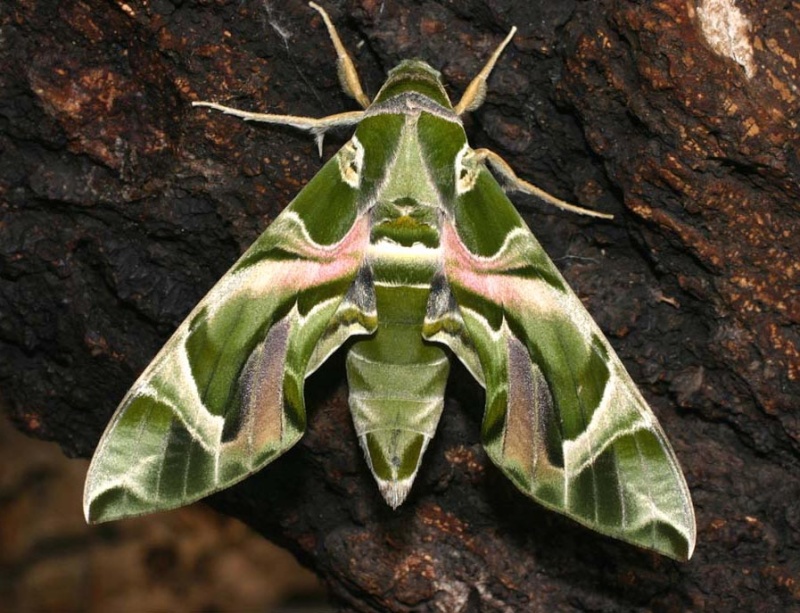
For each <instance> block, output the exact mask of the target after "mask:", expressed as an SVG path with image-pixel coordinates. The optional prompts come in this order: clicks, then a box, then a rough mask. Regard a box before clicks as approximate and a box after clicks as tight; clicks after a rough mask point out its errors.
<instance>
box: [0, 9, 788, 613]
mask: <svg viewBox="0 0 800 613" xmlns="http://www.w3.org/2000/svg"><path fill="white" fill-rule="evenodd" d="M325 6H326V8H328V9H329V11H330V12H331V14H332V16H333V18H334V20H335V22H336V24H337V26H338V27H339V29H340V33H341V34H342V36H343V38H344V41H345V44H346V45H347V46H348V48H349V49H351V50H353V51H354V52H355V53H354V55H355V56H356V62H357V64H358V66H359V68H360V71H361V74H362V78H363V80H364V81H365V86H366V88H367V90H368V91H369V92H371V93H373V94H374V93H375V92H376V91H377V87H378V86H379V85H380V83H381V82H382V79H383V75H384V74H385V71H386V69H388V68H390V67H391V66H393V65H394V64H395V63H396V62H398V61H399V60H400V59H403V58H408V57H412V56H417V57H421V58H423V59H426V60H428V61H429V62H430V63H432V64H433V65H435V66H436V67H438V68H440V69H441V70H442V72H443V74H444V77H445V81H446V82H447V83H448V84H449V85H450V86H451V91H452V92H453V93H454V95H453V97H454V98H457V97H458V95H459V94H460V92H461V91H463V88H464V87H465V86H466V84H467V83H468V81H469V79H470V78H471V77H472V76H473V75H474V74H475V73H476V72H477V70H478V69H479V68H480V66H481V65H482V63H483V61H484V60H485V58H486V57H487V56H488V54H489V53H490V52H491V50H492V49H493V48H494V46H495V45H496V44H497V43H498V41H499V40H500V38H501V37H502V35H503V34H505V33H506V32H507V31H508V29H509V28H510V26H511V25H517V26H518V27H519V28H520V32H519V33H518V35H517V37H516V38H515V40H514V42H513V44H512V45H511V47H510V48H509V50H508V51H507V53H506V54H505V56H504V57H503V59H502V60H501V62H500V63H499V64H498V66H497V68H496V71H495V74H494V76H493V78H492V81H491V85H490V94H489V96H488V99H487V102H486V104H485V105H484V106H483V107H482V108H481V109H480V110H479V111H477V112H476V113H474V114H473V115H472V116H471V117H470V118H469V119H468V120H467V128H468V132H469V133H470V135H471V138H472V142H473V145H474V146H487V147H490V148H492V149H494V150H496V151H498V152H499V153H501V155H503V156H504V157H506V159H507V160H508V161H509V162H510V163H511V164H512V165H513V166H514V167H515V168H516V169H517V171H518V172H519V174H520V175H521V176H524V177H526V178H528V179H531V180H533V181H534V182H536V183H537V184H539V185H540V186H542V187H544V188H546V189H548V190H549V191H551V192H553V193H555V194H557V195H559V196H561V197H564V198H566V199H569V200H572V201H575V202H577V203H579V204H582V205H584V206H592V207H595V208H599V209H603V210H606V211H609V212H612V213H614V214H615V215H616V218H615V220H614V221H613V222H597V221H590V220H586V219H583V218H579V217H576V216H571V215H566V214H562V213H554V212H553V211H551V210H548V209H543V208H541V207H535V206H534V205H533V203H531V202H530V201H528V200H524V199H516V201H517V203H518V204H519V206H520V208H521V209H522V210H523V212H524V214H525V215H526V217H527V219H528V221H529V223H530V225H531V227H532V229H533V230H534V232H535V233H536V234H537V236H538V237H539V238H540V240H541V241H542V242H543V244H544V246H545V248H546V249H547V250H548V252H549V253H550V254H551V256H552V257H553V258H554V260H555V261H556V263H557V264H558V265H559V266H560V267H561V268H562V270H563V271H564V273H565V275H566V276H567V278H568V280H569V281H570V283H571V284H572V286H573V287H574V288H575V289H576V291H577V292H578V293H579V295H580V296H581V297H582V298H583V299H584V300H585V302H586V304H587V306H588V308H589V310H590V311H591V312H592V313H593V314H594V315H595V317H596V319H597V320H598V322H599V323H600V324H601V327H602V328H603V329H604V330H605V331H606V332H607V333H608V335H609V337H610V338H611V341H612V344H614V345H615V347H616V348H617V350H618V352H619V353H620V355H621V357H622V358H623V361H624V362H625V363H626V364H627V365H628V367H629V370H630V371H631V373H632V375H633V377H634V379H635V380H636V381H637V382H639V383H640V385H641V387H642V389H643V391H644V393H645V395H646V396H647V397H648V399H649V400H650V401H651V402H652V405H653V408H654V410H655V412H656V413H657V414H658V416H659V419H660V420H661V422H662V424H663V425H664V428H665V430H666V431H667V433H668V435H669V437H670V439H671V441H672V443H673V445H674V447H675V449H676V452H677V454H678V456H679V458H680V460H681V462H682V464H683V467H684V469H685V472H686V476H687V479H688V482H689V486H690V488H691V490H692V493H693V496H694V501H695V505H696V510H697V516H698V517H697V519H698V547H697V551H696V553H695V556H694V558H693V559H692V560H691V561H690V562H688V563H686V564H677V563H673V562H671V561H668V560H666V559H664V558H660V557H658V556H656V555H654V554H648V553H645V552H641V551H638V550H636V549H634V548H633V547H630V546H627V545H625V544H623V543H619V542H615V541H612V540H609V539H606V538H604V537H601V536H598V535H595V534H593V533H590V532H588V531H587V530H585V529H583V528H581V527H579V526H578V525H576V524H574V523H573V522H571V521H569V520H567V519H564V518H562V517H560V516H558V515H556V514H554V513H551V512H549V511H547V510H545V509H543V508H541V507H539V506H537V505H536V504H535V503H533V502H530V501H528V500H527V499H525V498H524V497H523V496H522V495H520V494H519V493H518V492H517V491H516V490H515V489H514V487H513V486H512V485H511V484H510V483H508V482H506V481H505V480H504V478H503V477H502V475H501V474H500V473H499V471H498V470H496V469H495V468H494V467H493V466H492V465H491V464H490V463H489V461H488V459H487V458H486V455H485V454H484V453H483V451H482V449H481V446H480V444H479V423H480V417H481V411H482V392H481V390H480V388H479V387H478V386H477V385H476V384H473V383H471V382H470V380H469V376H468V374H467V373H466V372H465V371H463V370H458V369H456V372H455V373H454V374H453V375H452V377H451V385H450V388H449V392H448V401H447V407H446V410H445V416H444V418H443V421H442V424H441V425H440V428H439V434H438V437H437V438H436V439H435V442H434V443H433V444H432V446H431V448H430V449H429V451H428V452H427V454H426V456H427V457H426V461H425V464H424V467H423V470H422V472H421V474H420V476H419V478H418V481H417V483H416V485H415V487H414V489H413V491H412V493H411V496H410V498H409V500H408V501H407V502H406V503H405V504H404V505H403V506H402V507H401V508H400V509H399V510H398V511H396V512H394V511H391V510H390V509H389V508H388V507H386V506H385V504H384V503H383V502H382V500H381V498H380V495H379V493H378V491H377V487H376V486H375V484H374V482H373V481H372V479H371V477H370V475H369V472H368V470H367V468H366V466H365V464H364V461H363V459H362V458H361V452H360V450H359V449H358V446H357V444H356V438H355V435H354V434H353V431H352V424H351V422H350V417H349V414H348V409H347V406H346V394H345V390H344V386H343V385H344V369H343V364H342V360H341V358H340V357H334V359H333V360H332V361H331V362H330V363H329V364H328V365H327V366H326V367H324V368H323V369H322V370H321V371H320V372H319V373H317V374H316V375H314V377H312V378H311V379H310V380H309V382H308V384H307V394H308V404H309V407H310V410H311V417H310V425H309V431H308V434H307V436H306V437H305V438H304V439H303V441H302V442H301V443H300V444H299V445H298V446H297V447H296V448H295V449H293V450H292V451H291V452H289V453H288V454H287V455H286V456H285V457H283V458H282V459H280V460H279V461H278V462H276V463H275V464H274V465H272V466H271V467H269V468H268V469H266V470H264V471H262V472H261V473H259V474H257V475H255V476H254V477H252V478H251V479H249V480H247V481H246V482H244V483H242V484H241V485H240V486H237V487H235V488H233V489H232V490H230V491H228V492H224V493H222V494H220V495H217V496H216V497H215V498H214V500H213V501H212V504H213V505H214V506H215V507H217V508H218V509H220V510H223V511H224V512H226V513H230V514H232V515H235V516H237V517H239V518H241V519H243V520H244V521H246V522H247V523H249V524H250V525H252V526H254V527H255V528H256V529H257V530H259V531H260V532H261V533H262V534H264V535H265V536H266V537H267V538H270V539H273V540H275V541H277V542H279V543H282V544H284V545H285V546H287V547H288V548H289V549H291V550H292V551H293V552H294V553H295V554H296V555H297V556H298V557H299V558H300V559H301V561H303V562H304V563H305V564H307V565H308V566H310V567H311V568H313V569H314V570H315V571H316V572H317V573H319V574H320V576H321V577H322V578H323V579H324V580H325V582H326V583H327V584H328V585H329V586H330V589H331V592H332V594H333V595H334V597H335V598H336V599H337V600H338V601H339V602H340V603H341V604H342V606H343V607H344V608H349V609H353V610H358V611H410V610H415V611H417V610H439V611H494V610H498V611H501V610H503V611H521V610H548V611H550V610H594V611H598V610H607V611H611V610H639V609H642V610H644V609H648V610H676V611H677V610H685V609H692V610H710V611H722V610H759V611H761V610H763V611H776V610H787V609H789V608H794V607H800V583H798V582H799V581H800V505H798V504H797V501H798V500H800V477H799V476H798V475H800V409H799V407H800V401H799V400H798V398H800V393H799V392H800V353H799V352H800V326H799V324H800V295H799V294H800V290H798V287H799V286H800V263H799V262H798V256H799V255H800V159H799V158H798V137H797V117H798V110H799V106H800V104H799V103H798V91H800V90H799V89H798V87H799V86H800V82H798V81H799V80H800V79H798V74H800V73H799V72H798V70H797V66H796V63H797V61H798V58H800V37H799V36H798V32H800V28H798V25H800V8H798V6H797V5H793V4H788V3H784V2H777V1H773V0H766V1H760V0H737V1H736V2H734V1H733V0H696V1H694V0H690V1H686V0H663V1H660V2H646V3H644V2H635V1H629V2H625V1H621V0H619V1H614V0H595V1H586V2H558V3H555V2H549V1H541V2H539V1H531V2H528V1H525V2H521V1H512V0H497V1H493V2H489V1H479V0H474V1H467V2H446V1H445V2H441V3H436V2H383V1H378V0H360V1H356V0H348V1H337V2H333V1H330V2H325ZM0 19H1V20H2V21H1V22H0V26H1V27H2V43H1V46H0V394H1V395H2V397H3V399H4V402H5V404H7V405H8V407H9V412H10V415H11V418H12V419H13V420H14V422H15V423H16V424H17V425H18V427H20V428H21V429H23V430H24V431H26V432H28V433H29V434H31V435H33V436H36V437H40V438H44V439H48V440H55V441H58V443H59V444H60V445H61V446H62V448H63V450H64V452H65V453H67V454H69V455H73V456H82V457H88V456H89V455H90V454H91V453H92V450H93V448H94V446H95V444H96V443H97V440H98V439H99V436H100V434H101V432H102V430H103V427H104V425H105V424H106V423H107V421H108V419H109V417H110V415H111V413H112V412H113V410H114V408H115V405H116V403H117V402H118V401H119V400H120V399H121V397H122V395H123V393H124V392H125V390H126V389H127V388H128V386H129V385H130V384H131V383H132V382H133V380H134V378H135V376H136V374H137V373H138V372H140V371H141V370H142V369H143V368H144V367H145V365H146V364H147V362H148V360H149V359H150V358H151V357H152V356H153V355H154V353H155V352H156V350H157V349H158V347H159V346H160V345H161V344H162V343H163V342H164V341H165V340H166V338H167V337H168V336H169V334H170V332H171V331H172V329H174V327H175V326H176V325H177V324H178V323H179V322H180V321H181V319H182V318H183V316H185V315H186V314H187V313H188V311H189V310H190V309H191V307H192V306H193V305H194V304H195V303H196V302H197V301H198V300H199V299H200V298H201V297H202V295H203V294H204V293H205V292H206V291H207V290H208V289H209V288H210V287H211V285H212V284H213V283H214V282H215V281H216V279H217V278H219V277H220V276H221V275H222V273H223V272H224V271H225V270H226V269H227V267H228V266H229V265H230V264H231V263H232V262H233V261H234V260H235V259H236V257H237V255H238V254H239V253H241V251H242V250H243V249H244V248H246V246H247V245H248V244H249V243H250V242H251V241H252V240H253V239H254V238H255V237H256V236H257V235H258V233H259V232H260V231H261V230H262V229H263V228H264V227H265V226H266V225H267V224H268V223H269V221H270V220H271V219H273V218H274V217H275V215H276V214H277V213H278V212H279V211H280V210H281V209H282V208H283V206H285V204H286V203H288V202H289V201H290V199H291V197H292V196H293V195H294V194H295V193H296V192H297V191H298V190H299V189H300V187H301V186H302V185H303V184H304V183H305V182H306V181H307V180H308V179H309V178H310V177H311V176H312V175H313V174H314V172H315V171H316V170H317V169H318V168H319V167H320V160H319V158H318V156H317V155H316V147H315V145H314V144H313V142H312V141H311V139H309V138H307V137H305V136H304V135H302V134H297V133H295V132H293V131H292V130H290V129H283V128H275V127H263V126H254V125H248V124H245V123H243V122H239V121H237V120H235V119H233V118H230V117H225V116H222V115H221V114H213V113H209V112H208V111H202V110H198V109H193V108H192V107H191V106H190V102H191V101H192V100H202V99H206V100H215V101H219V102H222V103H225V104H230V105H232V106H238V107H242V108H249V109H254V110H264V111H267V110H269V111H271V112H281V113H282V112H285V113H292V114H299V115H303V114H305V115H311V116H322V115H327V114H332V113H335V112H340V111H342V110H346V109H353V108H355V106H354V104H353V103H352V102H351V101H349V100H348V99H347V98H346V97H345V96H344V95H343V94H341V93H340V92H339V87H338V83H337V79H336V72H335V68H334V57H333V54H332V52H331V49H330V45H329V43H328V40H327V37H326V35H325V33H324V28H323V26H322V22H321V20H320V19H319V17H318V16H317V15H316V14H315V13H314V12H313V11H311V10H310V9H309V8H308V7H307V6H306V4H305V2H301V1H294V0H292V1H288V2H282V3H268V2H260V1H258V2H257V1H255V0H253V1H246V2H222V1H219V2H210V1H207V2H202V1H200V2H185V3H171V2H168V1H167V0H154V1H150V2H140V1H137V0H129V1H127V2H122V1H117V2H100V1H97V0H84V1H69V2H51V1H49V0H13V1H9V2H3V3H2V5H1V6H0ZM345 137H346V135H342V138H345ZM341 142H342V140H341V139H339V140H337V137H336V136H334V137H332V138H328V142H327V145H326V148H325V157H328V156H330V155H331V154H332V153H333V152H334V151H335V150H336V147H337V146H338V145H340V144H341ZM321 206H324V203H321Z"/></svg>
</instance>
